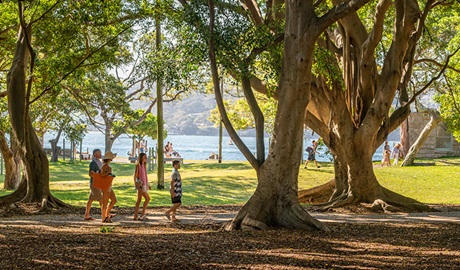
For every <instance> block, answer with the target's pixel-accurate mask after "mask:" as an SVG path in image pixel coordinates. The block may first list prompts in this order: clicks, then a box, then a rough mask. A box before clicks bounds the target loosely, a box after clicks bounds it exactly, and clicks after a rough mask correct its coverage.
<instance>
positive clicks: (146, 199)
mask: <svg viewBox="0 0 460 270" xmlns="http://www.w3.org/2000/svg"><path fill="white" fill-rule="evenodd" d="M142 195H143V196H144V198H145V200H144V205H143V206H142V212H141V216H142V217H144V218H145V210H146V209H147V205H148V204H149V202H150V196H149V194H148V193H147V192H143V194H142Z"/></svg>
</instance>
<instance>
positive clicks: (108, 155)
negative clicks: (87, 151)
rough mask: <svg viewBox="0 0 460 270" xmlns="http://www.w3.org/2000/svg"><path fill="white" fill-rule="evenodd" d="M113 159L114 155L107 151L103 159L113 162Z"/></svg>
mask: <svg viewBox="0 0 460 270" xmlns="http://www.w3.org/2000/svg"><path fill="white" fill-rule="evenodd" d="M114 158H115V155H114V154H113V153H112V151H108V152H106V153H105V155H104V159H110V160H113V159H114Z"/></svg>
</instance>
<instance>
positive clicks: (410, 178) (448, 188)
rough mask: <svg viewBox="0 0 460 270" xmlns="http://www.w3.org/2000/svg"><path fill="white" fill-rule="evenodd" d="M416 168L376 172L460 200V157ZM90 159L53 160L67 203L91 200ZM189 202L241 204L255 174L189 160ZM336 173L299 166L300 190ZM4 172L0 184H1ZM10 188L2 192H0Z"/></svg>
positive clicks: (121, 189)
mask: <svg viewBox="0 0 460 270" xmlns="http://www.w3.org/2000/svg"><path fill="white" fill-rule="evenodd" d="M416 163H417V164H416V166H413V167H396V166H392V167H383V168H382V167H380V166H379V165H378V164H377V163H376V164H375V170H374V171H375V174H376V176H377V179H378V180H379V182H380V183H381V184H382V185H383V186H384V187H386V188H389V189H391V190H393V191H395V192H398V193H401V194H403V195H405V196H408V197H411V198H414V199H416V200H419V201H421V202H425V203H441V204H460V196H458V194H460V181H459V180H460V158H443V159H430V160H417V161H416ZM88 166H89V162H88V161H81V162H58V163H51V164H50V188H51V190H52V193H53V194H54V195H55V196H57V197H58V198H60V199H62V200H64V201H65V202H67V203H69V204H72V205H75V206H84V205H85V204H86V200H87V198H88V192H89V188H88ZM112 167H113V171H114V173H115V174H116V175H117V177H116V178H115V180H114V184H113V189H114V191H115V193H116V195H117V198H118V203H117V205H118V206H120V207H132V206H133V205H134V203H135V200H136V190H135V189H134V187H133V176H132V175H133V172H134V164H128V163H116V161H115V162H114V163H112ZM180 172H181V175H182V178H183V180H184V182H183V189H184V199H183V201H184V203H185V204H187V205H219V204H243V203H245V202H246V201H247V200H248V199H249V198H250V196H251V195H252V194H253V192H254V190H255V188H256V184H257V179H256V173H255V171H254V170H253V169H252V168H251V166H250V165H249V164H248V163H247V162H237V161H235V162H225V163H222V164H218V163H216V162H215V161H188V162H187V163H186V164H184V165H182V168H181V170H180ZM170 174H171V165H170V164H167V165H166V170H165V187H166V189H165V190H157V189H156V183H157V177H156V171H150V172H149V180H150V183H151V185H152V190H151V191H150V196H151V198H152V200H151V203H150V205H151V206H165V205H170V203H171V202H170V198H169V191H168V187H169V181H170V180H169V176H170ZM333 177H334V167H333V164H332V163H322V164H321V168H319V169H317V168H314V167H313V166H312V165H311V164H310V167H309V169H303V165H302V166H300V174H299V189H306V188H310V187H314V186H317V185H320V184H323V183H326V182H328V181H329V180H331V179H333ZM3 178H4V176H3V175H0V186H3ZM9 192H10V191H4V190H0V196H2V195H5V194H8V193H9Z"/></svg>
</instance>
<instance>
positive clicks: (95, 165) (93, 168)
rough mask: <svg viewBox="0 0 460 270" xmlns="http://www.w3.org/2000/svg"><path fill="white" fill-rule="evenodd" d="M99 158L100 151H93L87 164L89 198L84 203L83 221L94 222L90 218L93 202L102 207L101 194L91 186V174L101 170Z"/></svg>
mask: <svg viewBox="0 0 460 270" xmlns="http://www.w3.org/2000/svg"><path fill="white" fill-rule="evenodd" d="M100 158H101V150H100V149H94V150H93V158H92V160H91V162H90V163H89V188H90V193H89V198H88V202H87V203H86V211H85V220H94V218H93V217H92V216H91V205H92V204H93V201H99V205H100V206H101V207H102V192H101V190H100V189H98V188H95V187H94V186H93V173H96V172H99V171H100V170H101V168H102V162H101V161H100V160H99V159H100Z"/></svg>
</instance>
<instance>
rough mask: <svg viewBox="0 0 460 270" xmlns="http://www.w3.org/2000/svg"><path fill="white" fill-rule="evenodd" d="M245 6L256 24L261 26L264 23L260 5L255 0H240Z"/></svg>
mask: <svg viewBox="0 0 460 270" xmlns="http://www.w3.org/2000/svg"><path fill="white" fill-rule="evenodd" d="M240 1H241V5H242V6H243V8H244V9H245V10H246V11H248V12H249V15H250V17H251V19H252V22H253V23H254V25H256V26H259V25H262V24H263V23H264V20H263V19H262V14H261V13H260V8H259V5H258V4H257V2H256V1H255V0H240Z"/></svg>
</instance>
